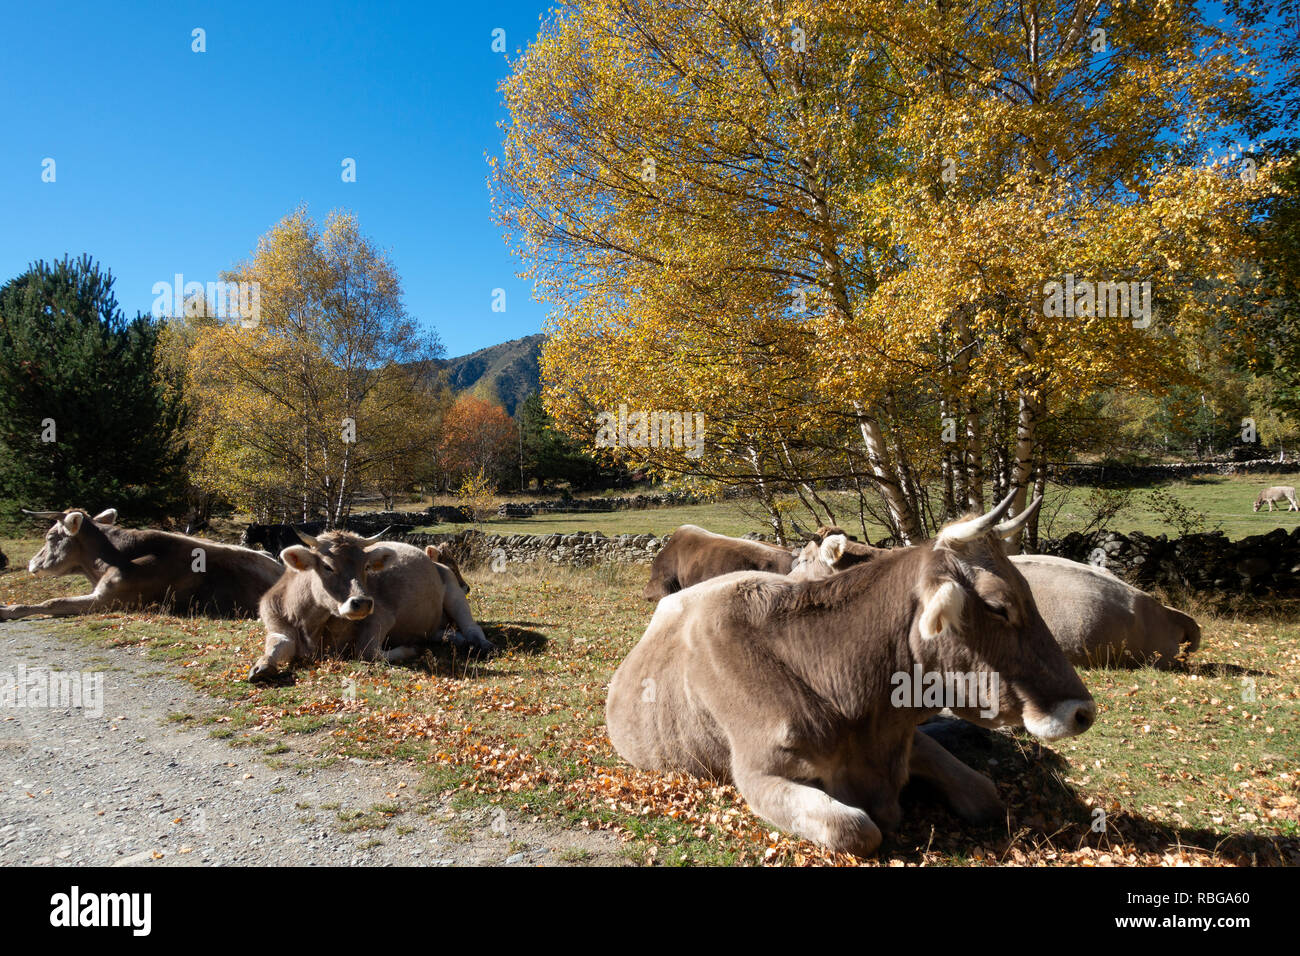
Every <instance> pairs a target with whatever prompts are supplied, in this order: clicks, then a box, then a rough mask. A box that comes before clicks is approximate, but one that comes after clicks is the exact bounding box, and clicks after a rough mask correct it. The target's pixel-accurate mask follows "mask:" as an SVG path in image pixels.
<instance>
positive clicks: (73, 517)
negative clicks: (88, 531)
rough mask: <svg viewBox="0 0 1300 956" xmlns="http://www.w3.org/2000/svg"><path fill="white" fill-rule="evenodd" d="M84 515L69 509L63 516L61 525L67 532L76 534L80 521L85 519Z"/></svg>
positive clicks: (79, 528) (79, 527)
mask: <svg viewBox="0 0 1300 956" xmlns="http://www.w3.org/2000/svg"><path fill="white" fill-rule="evenodd" d="M85 517H86V516H85V515H84V514H82V513H81V512H80V511H70V512H69V513H68V514H66V515H64V516H63V527H64V529H65V530H66V531H67V532H68V534H76V533H77V532H79V531H80V530H81V522H82V521H84V520H85Z"/></svg>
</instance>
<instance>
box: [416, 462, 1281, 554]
mask: <svg viewBox="0 0 1300 956" xmlns="http://www.w3.org/2000/svg"><path fill="white" fill-rule="evenodd" d="M1298 483H1300V477H1297V476H1296V475H1247V476H1241V475H1232V476H1221V475H1212V476H1206V477H1203V478H1195V479H1190V480H1185V481H1177V482H1173V483H1170V484H1167V485H1164V486H1161V490H1163V491H1165V492H1168V493H1169V494H1170V495H1172V496H1173V498H1175V499H1176V500H1177V501H1178V502H1179V503H1181V504H1182V505H1183V506H1185V507H1186V508H1187V509H1188V510H1190V511H1191V512H1194V513H1196V514H1199V515H1203V516H1204V517H1205V530H1209V531H1212V530H1215V529H1216V528H1217V529H1219V530H1222V531H1223V532H1224V533H1225V534H1227V535H1228V536H1229V537H1230V538H1240V537H1244V536H1246V535H1250V534H1259V533H1261V532H1265V531H1270V530H1272V529H1273V528H1277V527H1283V528H1287V529H1288V530H1289V529H1291V528H1294V527H1295V526H1296V525H1297V524H1300V512H1294V511H1293V512H1289V513H1287V512H1284V511H1274V512H1273V513H1272V514H1269V513H1268V511H1267V510H1265V511H1261V512H1260V513H1259V514H1255V513H1254V512H1252V510H1251V504H1252V503H1253V502H1254V500H1255V496H1256V495H1258V494H1259V492H1260V491H1261V490H1262V489H1264V488H1267V487H1269V486H1271V485H1278V484H1284V485H1295V484H1298ZM1092 490H1093V489H1092V488H1090V487H1066V486H1064V485H1055V484H1053V485H1049V486H1048V489H1047V495H1046V498H1047V500H1046V501H1045V502H1044V505H1043V519H1042V525H1041V533H1042V534H1043V535H1045V536H1048V535H1050V536H1056V537H1059V536H1061V535H1063V534H1065V533H1067V532H1069V531H1076V530H1079V529H1081V528H1082V527H1083V526H1084V525H1086V524H1087V523H1088V521H1089V520H1090V517H1091V515H1090V513H1089V510H1088V506H1087V500H1088V496H1089V495H1090V494H1091V493H1092ZM1147 494H1148V491H1147V490H1138V491H1136V492H1135V494H1134V507H1132V508H1131V509H1129V510H1127V511H1124V512H1121V513H1120V514H1119V515H1118V516H1117V517H1116V518H1115V520H1113V521H1110V522H1109V523H1108V524H1107V527H1109V528H1111V529H1113V530H1116V531H1142V532H1145V533H1146V534H1161V533H1165V534H1170V535H1173V534H1175V533H1177V532H1176V529H1175V528H1174V527H1173V526H1172V525H1170V524H1168V523H1164V522H1162V521H1161V520H1160V518H1159V517H1158V516H1157V515H1156V513H1155V512H1154V511H1153V510H1152V509H1151V508H1150V506H1149V503H1148V501H1147V499H1146V495H1147ZM824 497H825V499H826V500H827V502H828V503H829V504H830V506H831V508H832V509H833V510H834V511H835V514H836V518H837V519H838V520H839V521H840V523H841V524H842V525H843V526H844V527H845V528H846V529H847V530H848V531H849V532H851V533H853V534H860V533H861V528H860V524H859V522H858V520H857V517H856V515H857V496H856V495H852V494H848V493H832V494H829V495H826V496H824ZM794 518H795V520H796V521H798V522H799V524H800V525H801V526H803V527H806V528H811V527H813V526H814V523H813V521H812V519H811V517H810V516H809V515H808V514H807V512H806V511H802V512H801V511H796V512H794ZM683 524H697V525H700V526H701V527H704V528H708V529H709V530H710V531H716V532H718V533H719V534H730V535H742V534H745V533H746V532H749V531H768V530H770V529H769V528H767V527H766V526H765V524H764V521H763V519H762V517H761V516H760V515H759V514H758V513H757V512H756V510H755V508H754V505H753V504H750V503H746V502H743V501H725V502H719V503H716V504H703V505H685V506H677V507H671V508H648V509H646V510H643V511H616V512H608V513H604V514H555V515H539V516H537V517H533V518H510V519H507V518H500V519H497V518H493V519H490V520H488V521H486V522H484V523H483V525H482V526H481V527H482V528H483V530H484V531H487V532H490V533H495V534H552V533H560V534H565V533H571V532H577V531H599V532H601V533H603V534H606V535H616V534H624V533H627V534H647V533H649V534H656V535H662V534H666V533H667V532H669V531H672V530H673V529H674V528H676V527H677V526H679V525H683ZM463 527H465V525H449V524H439V525H427V526H424V527H423V528H421V529H420V530H423V531H431V532H435V531H456V530H459V529H460V528H463ZM867 533H868V535H869V537H870V538H871V540H873V541H874V540H876V539H877V538H879V537H881V536H883V535H884V533H885V531H884V529H883V528H882V527H880V526H879V525H874V524H868V526H867Z"/></svg>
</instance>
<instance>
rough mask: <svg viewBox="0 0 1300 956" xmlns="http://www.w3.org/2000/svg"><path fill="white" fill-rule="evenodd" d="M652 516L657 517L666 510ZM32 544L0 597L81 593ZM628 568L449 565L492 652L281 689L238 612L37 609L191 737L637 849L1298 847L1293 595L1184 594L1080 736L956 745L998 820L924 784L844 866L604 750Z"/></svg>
mask: <svg viewBox="0 0 1300 956" xmlns="http://www.w3.org/2000/svg"><path fill="white" fill-rule="evenodd" d="M1198 490H1199V489H1198ZM1234 493H1235V494H1237V496H1238V498H1240V497H1241V496H1242V495H1244V494H1245V488H1239V489H1234ZM1252 497H1253V495H1252ZM680 510H681V511H684V510H686V509H680ZM639 514H645V513H639ZM663 517H664V518H665V519H666V521H667V522H668V526H670V527H675V526H676V525H677V524H680V523H682V520H683V519H682V517H681V516H680V514H675V513H674V514H672V515H669V514H668V513H665V514H664V515H663ZM1278 518H1279V516H1277V515H1274V526H1275V525H1276V523H1278V522H1277V519H1278ZM1291 520H1292V521H1293V520H1294V515H1292V516H1291ZM37 543H38V542H37V541H35V540H34V539H25V540H20V541H5V542H3V547H4V548H5V550H6V551H7V552H8V553H9V554H10V555H11V556H12V557H13V558H14V559H15V563H19V567H20V569H19V570H17V571H13V570H11V571H9V572H7V573H5V574H3V575H0V602H3V603H12V602H14V601H18V600H23V601H27V600H36V599H40V598H44V597H48V596H52V595H53V594H56V593H78V592H83V591H84V590H85V582H84V581H81V580H80V579H70V578H69V579H61V580H58V581H37V580H34V579H32V578H31V577H30V576H29V575H28V574H27V573H26V571H25V570H23V569H21V563H20V562H22V561H25V560H26V557H27V556H29V555H30V554H31V553H32V551H33V550H34V548H35V547H36V545H37ZM645 573H646V569H645V568H644V567H622V566H606V567H598V568H591V569H569V568H558V567H552V566H548V567H544V568H540V567H539V568H530V567H523V568H517V567H515V566H512V567H511V568H510V569H509V570H508V571H506V572H504V573H501V574H494V573H492V572H490V571H488V570H486V569H484V570H480V571H471V572H469V574H468V577H469V579H470V582H471V584H472V587H473V593H472V594H471V604H472V605H473V609H474V613H475V616H476V617H477V618H478V620H479V621H480V622H481V623H482V624H483V627H484V630H485V631H486V633H487V635H488V637H489V638H490V639H491V640H492V641H494V642H495V643H496V644H497V645H498V646H500V647H502V648H504V650H505V653H504V654H503V655H502V656H500V657H499V658H496V659H494V660H492V661H490V662H487V663H484V664H467V663H466V662H465V661H464V660H458V659H453V658H450V657H447V656H434V655H433V654H429V655H428V656H426V659H425V660H424V661H423V662H422V663H421V664H420V665H419V666H417V667H410V668H405V667H392V666H388V665H372V664H363V663H359V662H355V661H339V660H330V661H324V662H321V663H320V664H318V665H316V666H313V667H308V668H303V669H300V670H299V671H298V672H297V675H296V682H295V683H294V684H293V685H292V686H286V687H259V688H254V687H251V686H250V685H248V684H247V683H245V682H244V680H243V677H244V675H245V674H246V673H247V671H248V668H249V666H250V665H251V664H252V662H253V660H254V659H255V658H256V656H257V655H258V653H259V652H260V649H261V646H262V637H263V635H262V632H261V628H260V627H259V625H258V623H257V622H256V621H208V620H195V619H187V618H174V617H167V616H161V615H123V614H112V615H102V616H96V617H93V618H85V619H69V620H65V621H61V622H59V623H57V624H56V625H55V626H56V627H58V628H60V629H62V630H63V631H64V632H65V633H67V634H70V635H75V636H76V637H77V638H79V639H82V640H85V641H86V642H87V644H88V645H90V646H104V645H121V644H133V645H137V644H138V645H143V646H145V647H146V648H147V651H148V653H149V654H150V655H151V656H152V657H153V658H155V659H156V660H157V661H158V662H159V664H160V669H161V670H162V671H163V672H164V673H169V674H171V675H172V676H173V677H174V678H176V679H181V680H186V681H189V682H191V683H192V684H194V685H195V686H196V687H198V688H199V689H201V690H203V691H204V692H206V693H208V694H210V695H212V696H214V697H216V698H218V699H222V700H225V701H227V702H228V703H229V707H228V708H226V709H225V710H223V711H222V718H221V721H222V722H221V723H219V724H218V723H215V722H214V723H213V725H212V733H213V735H214V736H219V737H222V738H225V739H227V740H228V741H229V742H230V744H232V745H235V746H243V747H255V748H259V749H260V750H261V751H262V752H263V753H264V759H266V760H267V761H268V762H272V763H275V764H277V765H287V766H295V765H314V764H317V763H320V762H332V761H336V760H339V759H343V758H346V757H352V756H357V757H362V758H367V759H381V760H385V761H401V762H405V763H407V764H409V765H412V766H415V767H418V768H420V770H421V773H422V775H423V779H424V790H425V792H426V793H427V795H428V797H429V802H428V806H429V807H430V808H432V807H433V806H434V805H435V804H436V802H437V801H436V800H435V799H434V798H435V797H439V796H441V795H444V794H450V795H451V797H452V799H453V800H454V801H455V802H456V803H459V804H461V805H463V806H470V805H478V806H481V805H499V806H506V807H510V808H512V809H513V810H515V811H516V812H519V813H522V814H525V815H529V816H534V817H541V818H546V819H549V820H554V821H557V822H559V823H561V824H563V825H566V826H573V827H595V828H601V829H607V830H612V831H614V832H616V833H618V834H620V835H621V836H622V837H623V838H624V839H625V840H626V841H627V852H628V855H629V858H630V859H631V860H633V861H637V862H655V863H662V864H717V865H732V864H757V863H761V864H779V865H802V864H814V863H836V864H852V863H866V864H869V865H921V864H924V865H1000V864H1044V865H1062V864H1078V865H1103V866H1105V865H1135V864H1144V865H1162V864H1175V863H1193V864H1201V863H1203V864H1251V863H1260V864H1265V863H1278V862H1284V863H1289V864H1300V810H1298V808H1297V801H1298V798H1300V620H1298V618H1300V615H1297V613H1296V611H1297V608H1296V607H1293V606H1292V607H1276V608H1272V609H1265V610H1263V611H1260V610H1255V611H1254V612H1252V614H1251V615H1250V616H1246V615H1228V616H1223V615H1218V614H1214V613H1211V612H1209V611H1208V610H1204V609H1195V608H1193V609H1192V610H1193V611H1195V612H1196V613H1197V615H1198V617H1199V619H1200V620H1201V623H1202V626H1203V629H1204V641H1203V645H1202V648H1201V650H1200V651H1198V652H1197V654H1196V655H1194V658H1193V663H1192V665H1191V666H1190V667H1189V669H1187V670H1185V671H1176V672H1163V671H1154V670H1148V669H1144V670H1133V671H1105V670H1087V671H1083V672H1081V673H1082V676H1083V678H1084V681H1085V683H1086V684H1087V685H1088V686H1089V688H1090V689H1091V690H1092V692H1093V694H1094V695H1095V696H1096V698H1097V700H1098V704H1099V716H1098V721H1097V723H1096V725H1095V726H1094V727H1093V728H1092V729H1090V730H1089V732H1088V733H1086V734H1084V735H1083V736H1081V737H1078V738H1074V739H1072V740H1068V741H1063V742H1061V743H1059V744H1053V745H1051V746H1044V745H1041V744H1039V743H1037V742H1036V741H1034V740H1033V739H1032V738H1029V737H1027V736H1025V735H1023V734H1022V735H1020V736H1018V737H1008V736H1003V735H973V737H972V739H970V740H966V741H963V742H961V743H960V745H959V747H958V749H957V752H958V753H959V755H960V756H961V757H962V758H963V759H965V760H966V761H967V762H968V763H970V764H971V765H972V766H975V767H977V768H978V769H980V770H982V771H985V772H987V773H989V774H990V776H992V777H993V779H994V781H995V782H996V784H997V786H998V788H999V790H1000V792H1001V794H1002V796H1003V799H1004V800H1005V802H1006V803H1007V806H1008V811H1009V813H1008V819H1007V821H1006V823H1005V824H1004V825H999V826H995V827H986V828H972V827H970V826H968V825H965V824H962V823H960V822H959V821H957V820H956V818H954V817H953V816H951V815H950V814H949V813H948V811H947V810H946V809H945V808H944V807H943V806H942V805H941V804H939V803H938V802H937V801H936V800H935V799H934V798H933V796H932V795H929V794H927V793H925V792H923V791H917V792H909V793H907V794H905V800H904V821H903V825H902V827H901V829H900V830H899V831H897V832H896V833H895V834H894V835H893V836H892V837H891V838H890V839H889V840H888V841H887V843H886V844H885V846H884V848H883V849H882V851H881V853H880V854H879V856H877V857H875V858H872V859H870V860H863V861H859V860H856V859H854V858H852V857H847V856H839V857H833V856H831V855H829V854H827V853H825V852H824V851H822V850H821V849H819V848H817V847H815V846H813V845H811V844H808V843H804V842H801V841H798V840H793V839H790V838H788V837H785V836H783V835H781V834H779V833H777V832H776V831H774V830H773V829H772V828H771V827H770V826H769V825H767V824H765V823H764V822H763V821H761V820H759V819H757V818H756V817H754V816H753V815H752V814H751V813H750V812H749V811H748V809H747V808H746V806H745V803H744V801H743V800H742V799H741V798H740V797H739V795H738V794H737V793H736V792H735V791H734V790H733V789H732V788H730V787H727V786H716V785H713V784H710V783H706V782H702V781H699V780H695V779H693V778H688V777H676V776H672V777H665V776H662V775H659V774H650V773H642V772H639V771H636V770H633V769H632V768H631V767H629V766H628V765H626V764H625V763H623V761H622V760H621V759H620V758H619V757H618V755H617V754H616V753H614V752H613V750H612V749H611V747H610V744H609V741H608V738H607V737H606V736H605V733H604V729H603V724H604V698H605V688H606V685H607V682H608V680H609V677H610V675H611V674H612V673H613V671H614V669H615V667H617V666H618V663H619V662H620V661H621V660H622V659H623V657H624V656H625V655H626V654H627V652H628V651H629V650H630V649H631V647H632V646H633V645H634V644H635V642H636V641H637V640H638V639H639V637H640V636H641V634H642V632H643V630H644V628H645V625H646V623H647V621H648V620H649V618H650V614H651V610H652V608H651V606H650V605H649V604H648V603H647V602H645V601H643V600H642V599H641V598H640V596H639V594H640V589H641V586H642V584H643V582H644V576H645ZM3 626H5V625H3V624H0V627H3ZM160 679H166V678H160ZM351 682H355V684H352V683H351ZM349 687H354V688H355V694H349V693H347V692H346V690H347V688H349ZM176 716H177V719H186V720H189V719H199V718H192V717H189V716H188V715H176ZM1098 811H1101V812H1102V814H1104V816H1100V817H1099V815H1098ZM430 812H432V810H431V809H430ZM1099 819H1100V820H1101V821H1102V822H1103V824H1104V825H1103V826H1102V827H1101V830H1100V832H1097V831H1095V830H1094V829H1093V827H1094V825H1096V823H1097V821H1098V820H1099Z"/></svg>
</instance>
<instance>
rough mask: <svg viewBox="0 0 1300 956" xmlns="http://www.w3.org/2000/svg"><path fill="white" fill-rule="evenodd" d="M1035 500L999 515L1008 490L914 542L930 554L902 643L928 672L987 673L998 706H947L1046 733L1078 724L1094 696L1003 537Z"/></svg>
mask: <svg viewBox="0 0 1300 956" xmlns="http://www.w3.org/2000/svg"><path fill="white" fill-rule="evenodd" d="M1041 500H1042V499H1039V500H1038V501H1035V502H1034V503H1033V504H1032V505H1030V506H1029V507H1028V508H1027V509H1025V511H1024V512H1022V513H1021V514H1019V515H1017V516H1016V517H1015V518H1013V519H1011V520H1010V521H1007V522H1004V523H1002V524H998V521H999V519H1001V518H1002V516H1003V515H1004V514H1005V513H1006V511H1007V509H1008V508H1009V507H1010V506H1011V501H1012V496H1008V497H1007V499H1006V500H1005V501H1003V502H1002V503H1001V504H999V505H998V506H997V507H996V508H994V509H993V510H992V511H991V512H989V513H988V514H986V515H983V516H979V517H972V518H967V519H965V520H962V521H958V522H955V523H953V524H950V525H948V526H947V527H945V528H944V529H943V530H942V531H940V532H939V535H938V536H937V537H936V538H935V539H934V540H933V541H932V542H930V543H929V544H928V545H922V547H924V548H928V549H929V553H928V554H926V555H925V560H924V562H923V564H922V572H921V574H920V576H919V580H918V581H917V583H916V591H915V595H916V600H917V602H918V605H919V608H920V613H919V614H917V615H916V618H915V623H914V625H913V629H912V636H911V639H910V643H911V645H912V651H913V654H914V656H915V658H916V659H917V660H919V661H921V662H922V664H923V667H924V669H925V670H926V671H927V672H936V673H940V674H944V675H950V674H966V675H981V676H982V677H983V678H984V679H986V680H988V678H989V677H990V676H991V675H996V680H997V684H996V687H997V694H998V701H997V714H996V715H994V716H990V715H989V714H987V713H981V711H982V709H983V708H981V707H980V706H978V705H975V704H972V706H970V707H962V708H957V707H954V708H953V712H954V713H956V714H957V716H959V717H962V718H965V719H967V720H970V721H972V722H974V723H980V724H984V725H985V726H995V727H996V726H1005V725H1014V724H1022V723H1023V724H1024V726H1025V728H1026V729H1027V730H1029V732H1030V733H1032V734H1034V735H1035V736H1036V737H1041V738H1043V739H1044V740H1055V739H1057V738H1060V737H1071V736H1074V735H1075V734H1080V733H1083V731H1085V730H1087V729H1088V727H1090V726H1091V725H1092V722H1093V719H1094V717H1095V716H1096V704H1095V703H1094V702H1093V699H1092V695H1091V694H1089V693H1088V690H1087V688H1086V687H1084V686H1083V682H1082V681H1081V680H1080V679H1079V675H1078V674H1076V673H1075V671H1074V668H1073V667H1072V666H1071V665H1070V662H1069V661H1068V660H1067V659H1066V657H1065V654H1064V652H1062V650H1061V648H1060V647H1059V646H1058V645H1057V643H1056V639H1055V638H1054V637H1053V636H1052V633H1051V631H1049V630H1048V628H1047V625H1046V624H1045V623H1044V622H1043V618H1042V615H1040V614H1039V612H1038V607H1037V606H1036V605H1035V604H1034V597H1033V594H1032V593H1031V592H1030V590H1029V584H1028V582H1026V581H1025V579H1024V577H1023V576H1022V575H1021V574H1020V572H1019V571H1018V570H1016V567H1015V565H1014V564H1012V563H1011V561H1010V560H1009V559H1008V558H1007V555H1006V551H1005V550H1004V548H1003V545H1002V538H1003V537H1004V536H1005V537H1010V536H1012V535H1015V534H1017V533H1018V532H1019V531H1020V529H1021V528H1022V527H1023V526H1024V523H1025V522H1026V521H1027V520H1028V518H1029V516H1030V515H1031V514H1033V512H1034V510H1035V509H1036V508H1037V507H1038V505H1039V503H1040V502H1041ZM988 684H989V685H990V686H991V684H992V681H991V680H988Z"/></svg>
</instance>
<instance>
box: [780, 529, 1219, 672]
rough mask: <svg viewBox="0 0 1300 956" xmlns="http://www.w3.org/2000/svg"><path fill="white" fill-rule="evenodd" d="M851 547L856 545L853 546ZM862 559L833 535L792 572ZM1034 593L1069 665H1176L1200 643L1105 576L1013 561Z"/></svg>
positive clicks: (1162, 610) (1050, 563)
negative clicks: (1183, 648)
mask: <svg viewBox="0 0 1300 956" xmlns="http://www.w3.org/2000/svg"><path fill="white" fill-rule="evenodd" d="M848 544H850V545H851V544H852V542H848ZM861 560H863V559H862V558H861V557H858V556H854V555H851V554H849V552H848V551H846V550H845V541H844V539H843V538H842V537H840V536H838V535H834V536H831V537H829V538H827V539H826V540H825V541H823V542H822V543H821V544H820V545H817V544H815V543H809V544H808V545H807V546H805V548H804V549H803V551H801V552H800V553H799V555H798V557H796V558H795V566H794V568H793V569H792V570H791V572H790V575H791V577H793V578H795V579H797V580H819V579H823V578H826V577H829V576H830V575H831V574H834V573H837V572H839V571H842V570H844V569H846V568H849V567H852V566H853V565H854V564H855V563H857V562H859V561H861ZM1011 561H1012V563H1013V564H1015V566H1016V569H1017V570H1018V571H1019V572H1020V573H1021V574H1023V575H1024V577H1025V580H1026V581H1027V582H1028V583H1029V588H1030V590H1031V591H1033V594H1034V601H1035V602H1036V603H1037V604H1038V608H1039V610H1040V611H1041V612H1042V615H1043V620H1044V621H1046V622H1047V626H1048V628H1049V629H1050V630H1051V632H1052V635H1053V636H1054V637H1055V638H1056V643H1057V644H1059V645H1060V647H1061V650H1063V651H1065V655H1066V657H1068V658H1069V659H1070V663H1072V664H1076V665H1079V666H1087V667H1134V666H1141V665H1143V664H1153V665H1155V666H1156V667H1158V668H1162V669H1168V668H1171V667H1174V666H1175V662H1176V661H1177V659H1178V657H1179V655H1180V653H1183V652H1182V650H1181V647H1182V645H1187V649H1186V652H1187V653H1190V652H1192V651H1194V650H1196V649H1197V648H1198V647H1199V646H1200V644H1201V628H1200V626H1199V625H1198V624H1197V623H1196V621H1195V620H1193V619H1192V618H1191V617H1189V616H1188V615H1186V614H1184V613H1183V612H1182V611H1179V610H1177V609H1175V608H1172V607H1165V606H1164V605H1162V604H1161V603H1160V602H1159V601H1157V600H1156V599H1155V598H1153V597H1151V596H1150V595H1149V594H1146V593H1145V592H1143V591H1140V590H1138V589H1137V588H1135V587H1133V586H1132V585H1130V584H1126V583H1125V582H1124V581H1121V580H1120V579H1119V578H1117V577H1115V576H1114V575H1113V574H1111V573H1110V572H1108V571H1104V570H1102V569H1101V568H1096V567H1093V566H1092V565H1090V564H1080V563H1079V562H1078V561H1070V560H1069V559H1067V558H1058V557H1054V556H1052V555H1047V554H1017V555H1013V556H1012V558H1011Z"/></svg>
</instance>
